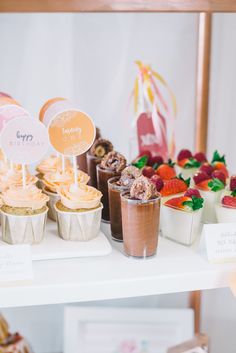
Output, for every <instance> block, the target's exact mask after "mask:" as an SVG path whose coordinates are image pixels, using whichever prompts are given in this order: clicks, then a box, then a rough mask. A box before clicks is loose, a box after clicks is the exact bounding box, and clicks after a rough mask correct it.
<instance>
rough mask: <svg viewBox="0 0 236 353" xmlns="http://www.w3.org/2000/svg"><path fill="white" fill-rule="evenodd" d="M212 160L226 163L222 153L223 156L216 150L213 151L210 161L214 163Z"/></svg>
mask: <svg viewBox="0 0 236 353" xmlns="http://www.w3.org/2000/svg"><path fill="white" fill-rule="evenodd" d="M214 162H222V163H224V164H226V162H225V155H224V154H223V156H221V155H220V154H219V152H218V151H215V152H214V153H213V157H212V161H211V163H214Z"/></svg>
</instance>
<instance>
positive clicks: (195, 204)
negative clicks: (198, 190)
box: [183, 195, 204, 211]
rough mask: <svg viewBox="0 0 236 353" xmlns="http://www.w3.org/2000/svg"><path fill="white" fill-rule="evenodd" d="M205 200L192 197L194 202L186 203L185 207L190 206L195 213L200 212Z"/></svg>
mask: <svg viewBox="0 0 236 353" xmlns="http://www.w3.org/2000/svg"><path fill="white" fill-rule="evenodd" d="M203 202H204V199H203V198H201V197H196V196H194V195H193V196H192V201H184V202H183V205H184V206H188V207H189V208H191V209H192V210H193V211H196V210H199V209H200V208H202V207H203Z"/></svg>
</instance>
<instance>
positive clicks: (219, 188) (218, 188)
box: [193, 170, 226, 223]
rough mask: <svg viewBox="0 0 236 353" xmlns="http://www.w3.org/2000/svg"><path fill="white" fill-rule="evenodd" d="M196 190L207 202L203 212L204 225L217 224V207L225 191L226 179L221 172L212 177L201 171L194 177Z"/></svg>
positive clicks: (213, 173)
mask: <svg viewBox="0 0 236 353" xmlns="http://www.w3.org/2000/svg"><path fill="white" fill-rule="evenodd" d="M193 180H194V183H195V188H196V189H198V190H200V192H201V195H202V197H203V198H204V200H205V205H204V211H203V222H204V223H216V222H217V218H216V210H215V205H216V204H217V203H218V202H219V200H220V198H221V195H222V192H223V190H224V189H225V184H226V177H225V175H224V174H223V173H222V172H221V171H220V170H215V171H213V172H212V173H211V176H209V174H207V173H206V172H203V171H199V172H198V173H197V174H196V175H194V177H193Z"/></svg>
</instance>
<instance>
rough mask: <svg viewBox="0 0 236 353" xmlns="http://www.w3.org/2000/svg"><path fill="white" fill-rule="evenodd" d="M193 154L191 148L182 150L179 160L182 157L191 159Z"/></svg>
mask: <svg viewBox="0 0 236 353" xmlns="http://www.w3.org/2000/svg"><path fill="white" fill-rule="evenodd" d="M192 156H193V155H192V153H191V152H190V151H189V150H181V151H180V152H179V154H178V156H177V160H178V162H179V161H181V160H182V159H189V158H191V157H192Z"/></svg>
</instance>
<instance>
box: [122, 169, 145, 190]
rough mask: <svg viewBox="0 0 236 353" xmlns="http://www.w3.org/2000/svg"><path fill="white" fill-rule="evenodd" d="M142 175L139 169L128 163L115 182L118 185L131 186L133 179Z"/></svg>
mask: <svg viewBox="0 0 236 353" xmlns="http://www.w3.org/2000/svg"><path fill="white" fill-rule="evenodd" d="M141 175H142V172H141V170H140V169H138V168H136V167H134V166H132V165H130V166H128V167H126V168H125V169H124V170H122V172H121V177H120V179H119V181H118V182H117V183H118V184H119V185H122V186H127V187H131V186H132V184H133V182H134V180H135V179H137V178H138V177H140V176H141Z"/></svg>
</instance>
